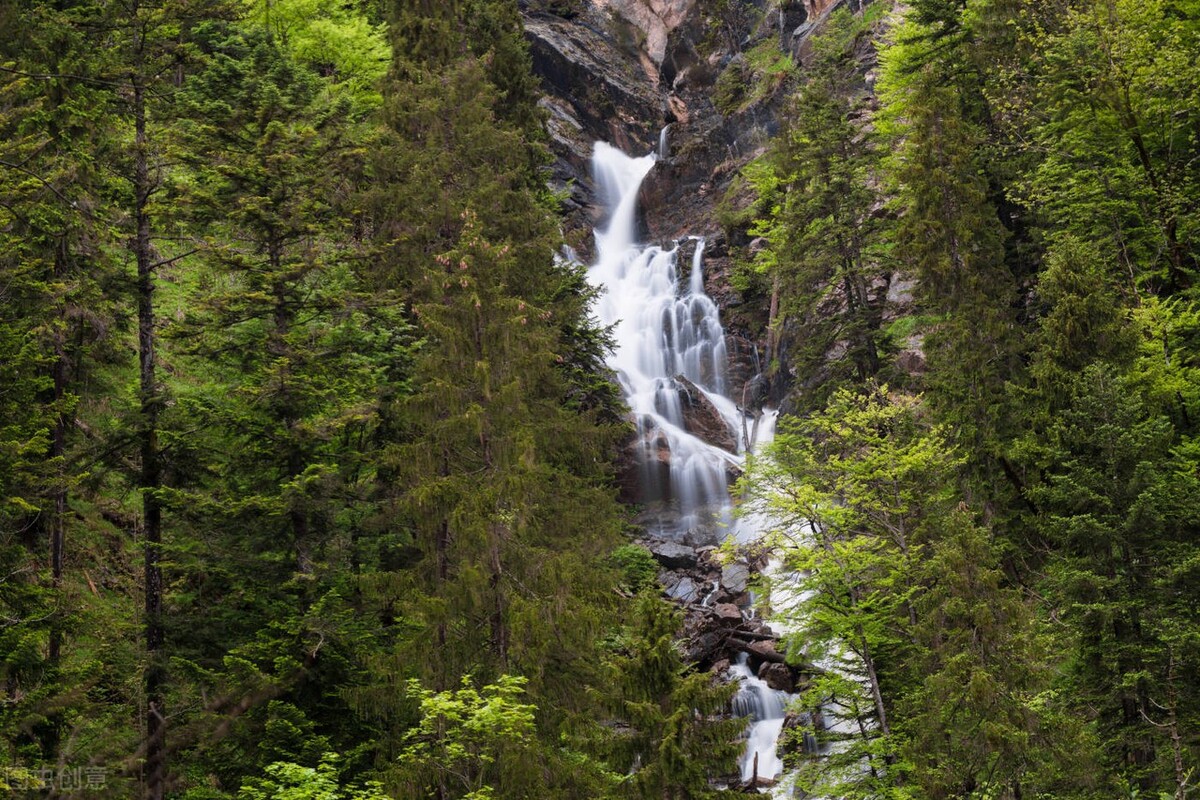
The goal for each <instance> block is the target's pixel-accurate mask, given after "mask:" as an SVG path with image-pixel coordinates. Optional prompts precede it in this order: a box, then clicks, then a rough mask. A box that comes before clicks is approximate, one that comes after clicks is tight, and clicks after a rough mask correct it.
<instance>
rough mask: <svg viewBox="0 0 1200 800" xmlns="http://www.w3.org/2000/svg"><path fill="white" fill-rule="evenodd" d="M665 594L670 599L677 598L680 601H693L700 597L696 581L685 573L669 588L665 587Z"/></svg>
mask: <svg viewBox="0 0 1200 800" xmlns="http://www.w3.org/2000/svg"><path fill="white" fill-rule="evenodd" d="M667 594H668V595H670V596H671V598H672V599H674V600H678V601H679V602H681V603H695V602H697V601H698V600H699V599H700V596H701V595H700V587H699V586H697V585H696V582H695V581H694V580H692V579H691V578H689V577H687V576H686V575H685V576H683V577H682V578H680V579H679V582H678V583H675V584H674V585H673V586H672V587H671V588H669V589H667Z"/></svg>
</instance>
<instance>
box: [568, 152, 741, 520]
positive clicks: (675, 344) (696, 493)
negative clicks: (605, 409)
mask: <svg viewBox="0 0 1200 800" xmlns="http://www.w3.org/2000/svg"><path fill="white" fill-rule="evenodd" d="M656 160H657V159H656V156H655V154H653V153H651V154H649V155H645V156H642V157H639V158H635V157H631V156H628V155H626V154H625V153H623V152H621V151H620V150H618V149H617V148H615V147H613V146H611V145H609V144H606V143H604V142H597V143H596V145H595V149H594V152H593V156H592V169H593V174H594V175H595V179H596V185H597V187H598V189H599V192H600V195H601V197H602V198H603V199H604V202H605V204H606V207H607V209H608V211H609V216H608V219H607V223H606V224H605V225H604V227H603V228H599V229H597V230H596V232H595V235H596V252H597V255H596V262H595V263H594V264H593V265H592V267H591V268H590V269H589V270H588V279H589V280H590V281H591V282H592V284H593V285H595V286H597V287H599V288H600V289H601V294H600V298H599V301H598V303H597V305H596V313H597V316H598V317H599V319H600V322H601V323H602V324H603V325H605V326H613V334H614V338H615V342H616V348H615V351H614V353H613V354H612V356H611V357H610V359H609V366H611V367H612V368H613V369H614V370H615V371H616V372H617V375H618V378H619V380H620V383H621V388H622V391H623V393H624V395H625V400H626V402H627V403H628V404H629V408H630V410H631V411H632V412H633V415H634V420H635V423H636V425H637V429H638V434H639V441H640V443H641V458H640V467H641V478H642V486H643V489H644V492H645V496H646V497H647V498H649V499H651V500H662V501H666V502H669V503H671V504H673V506H674V507H675V511H676V512H677V514H678V520H677V521H674V522H673V523H672V524H673V525H676V526H678V527H680V528H683V529H684V530H687V529H690V528H693V527H696V526H697V525H702V524H704V523H707V522H716V523H718V524H722V523H727V522H728V515H729V505H730V503H729V493H728V478H727V472H728V471H729V470H730V469H731V468H734V467H739V466H740V465H741V461H742V459H741V456H740V455H739V453H738V452H737V451H740V449H741V447H740V446H741V445H742V444H744V443H742V442H741V441H740V439H741V436H740V433H739V432H740V430H741V428H742V425H741V418H740V414H741V411H739V409H738V408H737V406H736V404H735V403H734V402H733V401H732V400H730V399H729V398H728V397H726V391H727V379H726V373H727V364H726V361H727V356H726V349H725V331H724V329H723V328H722V327H721V319H720V312H719V310H718V308H717V305H716V304H715V303H714V302H713V301H712V299H711V298H709V297H708V296H707V295H706V294H705V293H704V278H703V272H702V270H703V251H704V243H703V240H702V239H699V240H697V245H696V251H695V254H694V256H693V258H692V263H691V274H690V276H688V280H687V282H686V283H684V282H683V281H682V280H681V279H682V278H683V276H681V274H680V269H679V263H678V257H679V254H680V245H679V243H678V242H677V243H675V245H674V246H673V247H671V248H670V249H664V248H662V247H658V246H655V245H646V244H640V243H639V242H638V241H637V238H638V236H637V198H638V192H639V190H640V188H641V185H642V182H643V181H644V180H645V178H646V176H647V175H648V174H649V173H650V171H651V170H652V169H653V168H654V164H655V162H656ZM697 393H699V394H700V395H703V397H702V398H701V397H698V396H697ZM700 403H705V404H710V405H711V406H712V407H713V408H715V409H716V411H717V413H718V414H719V416H720V423H721V424H724V425H725V426H727V427H728V433H729V438H730V440H731V441H733V442H737V443H738V446H736V447H733V448H732V449H731V450H727V449H723V448H721V447H719V446H717V445H715V444H712V443H710V442H706V441H704V440H703V439H701V438H699V437H698V436H696V435H695V432H694V431H692V430H689V424H688V415H687V413H686V412H687V411H688V410H689V409H690V408H693V407H694V406H696V405H697V404H700ZM664 451H665V452H666V453H668V454H669V456H668V457H667V458H666V459H665V460H666V461H667V464H665V465H664V464H663V461H664V458H663V452H664ZM664 466H665V469H664Z"/></svg>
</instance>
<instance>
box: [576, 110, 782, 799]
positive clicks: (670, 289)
mask: <svg viewBox="0 0 1200 800" xmlns="http://www.w3.org/2000/svg"><path fill="white" fill-rule="evenodd" d="M666 150H667V130H666V129H665V128H664V129H663V132H662V134H661V136H660V142H659V154H660V155H662V154H665V153H666ZM655 161H656V156H655V155H654V154H650V155H646V156H643V157H641V158H631V157H629V156H627V155H625V154H624V153H622V152H621V151H619V150H617V149H616V148H614V147H612V146H610V145H608V144H605V143H603V142H598V143H597V144H596V146H595V150H594V153H593V157H592V166H593V172H594V175H595V179H596V186H597V189H598V190H599V191H600V193H601V196H602V198H603V200H604V202H605V204H606V207H607V208H608V209H609V214H610V215H609V219H608V221H607V224H606V225H605V226H604V227H603V228H602V229H598V230H597V231H596V251H597V257H596V262H595V264H593V265H592V267H591V268H590V269H589V270H588V279H589V280H590V281H591V282H592V284H593V285H595V286H597V287H600V288H601V294H600V297H599V300H598V303H597V306H596V313H597V316H598V317H599V320H600V322H601V323H602V324H603V325H605V326H609V325H611V326H613V334H614V338H615V341H616V348H615V350H614V352H613V354H612V355H611V357H610V358H609V362H608V363H609V366H610V367H612V368H613V369H614V370H615V371H616V372H617V375H618V378H619V380H620V383H621V388H622V391H623V393H624V395H625V400H626V402H627V403H628V404H629V407H630V409H631V410H632V412H633V415H634V419H635V421H636V424H637V429H638V437H639V441H640V442H641V448H642V452H641V459H640V463H641V464H642V465H643V472H642V482H643V489H644V491H645V495H646V497H647V499H649V500H661V501H668V502H670V503H672V504H673V505H675V507H676V510H677V511H678V514H679V517H678V522H677V523H672V524H678V526H679V527H680V528H682V529H684V530H688V529H691V528H692V527H693V526H695V525H698V524H703V523H705V522H713V521H715V522H717V523H718V524H721V525H726V526H732V533H733V535H734V536H735V537H736V540H737V541H739V542H750V541H754V540H756V539H758V538H759V537H760V536H761V535H762V533H763V532H764V531H765V530H766V529H767V526H768V520H767V519H766V518H765V517H762V516H761V515H758V516H756V515H753V514H751V515H746V516H745V517H743V518H741V519H740V520H738V521H737V523H736V525H734V523H733V521H732V515H731V513H730V498H729V487H728V485H727V478H726V473H727V468H728V467H729V465H731V464H733V465H737V466H741V465H742V462H743V458H742V456H741V453H742V452H743V451H745V450H754V449H756V448H758V447H761V446H763V445H765V444H766V443H768V442H770V441H771V439H772V438H773V436H774V432H775V419H776V416H777V415H776V412H773V411H768V412H765V413H764V414H762V415H761V416H760V417H759V418H757V419H756V420H755V421H754V425H753V428H752V429H751V430H747V426H746V418H745V415H744V412H743V411H742V410H741V409H739V408H738V407H737V405H736V403H735V402H734V401H733V400H731V399H730V398H729V397H728V396H727V392H728V381H727V377H726V370H727V354H726V350H725V332H724V330H723V328H722V327H721V320H720V314H719V312H718V309H717V306H716V304H715V303H713V301H712V300H711V299H710V298H709V297H708V296H707V295H706V294H705V292H704V245H705V242H704V240H703V239H695V240H694V241H695V242H696V245H695V250H694V252H693V255H692V258H691V263H690V264H689V265H688V273H687V275H686V276H685V275H683V274H682V273H681V268H680V265H679V260H678V257H679V243H678V242H677V243H675V245H674V246H673V247H671V248H669V249H664V248H662V247H657V246H654V245H645V244H640V243H639V242H638V241H637V239H638V236H637V196H638V190H639V188H640V186H641V184H642V181H643V180H644V179H645V177H646V176H647V175H648V174H649V173H650V171H651V170H652V169H653V168H654V163H655ZM680 376H682V377H684V378H687V379H688V380H689V381H691V382H692V383H693V384H695V386H696V387H698V388H699V389H700V390H701V391H702V392H703V393H704V395H705V396H706V397H707V398H708V399H709V400H710V401H711V402H712V404H713V406H714V407H715V408H716V409H717V411H718V412H719V413H720V414H721V416H722V418H723V419H724V420H725V422H726V424H727V425H728V426H729V428H730V431H731V432H732V434H733V436H734V438H735V439H736V440H737V441H738V450H739V453H738V454H734V453H730V452H727V451H725V450H722V449H721V448H718V447H714V446H713V445H711V444H708V443H706V442H704V441H702V440H700V439H698V438H697V437H695V436H693V435H692V434H690V433H689V432H688V431H686V430H685V429H684V417H683V408H682V404H681V400H680V392H681V388H682V387H683V384H681V383H680V381H679V380H678V377H680ZM663 440H665V442H666V445H667V447H668V448H669V452H670V459H669V468H668V474H667V476H666V478H665V479H664V477H663V475H662V474H661V471H659V470H656V469H653V468H652V465H653V464H655V463H656V456H657V453H656V450H657V449H658V448H659V447H660V446H661V443H662V441H663ZM747 440H749V441H747ZM718 588H719V587H718V586H717V585H715V584H714V586H713V587H712V589H711V590H710V591H709V593H708V594H707V595H706V596H705V597H704V599H703V600H702V604H703V605H708V604H709V603H710V602H711V601H712V599H713V598H714V597H715V595H716V593H717V590H718ZM730 671H731V673H732V674H733V675H734V676H735V677H736V678H737V679H738V680H739V681H740V682H741V684H742V685H741V687H740V690H739V692H738V695H737V698H736V699H735V701H734V713H735V714H737V715H739V716H748V717H750V718H751V720H752V721H751V726H750V731H749V737H748V740H747V746H746V751H745V753H744V755H743V757H742V759H741V763H740V769H741V775H742V779H743V780H751V779H752V778H754V777H755V775H757V776H758V777H759V778H768V779H773V778H776V777H778V776H779V775H780V773H781V772H782V771H783V764H782V762H781V760H780V758H779V755H778V752H777V748H776V743H777V740H778V738H779V734H780V732H781V730H782V727H783V721H784V713H785V707H786V704H787V702H788V700H789V699H790V698H789V696H788V695H787V694H786V693H784V692H779V691H776V690H773V689H771V688H769V687H768V686H767V684H766V683H765V682H763V681H761V680H759V678H758V677H757V676H755V675H754V674H753V673H752V672H751V670H750V668H749V666H748V665H747V663H746V657H745V656H744V655H743V656H742V658H741V660H740V661H739V663H738V664H737V665H736V666H734V667H732V668H731V670H730ZM756 760H757V772H756V766H755V764H756Z"/></svg>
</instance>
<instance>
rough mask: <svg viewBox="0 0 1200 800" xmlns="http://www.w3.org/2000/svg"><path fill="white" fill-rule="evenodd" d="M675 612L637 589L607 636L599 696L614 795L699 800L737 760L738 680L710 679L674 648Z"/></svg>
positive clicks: (739, 725)
mask: <svg viewBox="0 0 1200 800" xmlns="http://www.w3.org/2000/svg"><path fill="white" fill-rule="evenodd" d="M681 617H682V615H681V614H680V612H679V611H678V609H676V608H673V607H672V606H671V605H670V604H669V603H667V602H666V601H664V600H662V599H660V598H659V597H657V596H656V595H655V594H653V593H651V592H649V591H644V592H642V594H641V595H640V596H639V597H638V598H637V600H636V601H635V602H634V607H633V609H632V620H631V622H630V623H629V624H628V625H627V626H626V628H625V630H624V631H623V633H622V635H621V637H620V638H619V639H617V640H616V642H614V647H613V651H612V653H611V654H610V655H609V657H608V659H607V661H606V664H605V667H606V673H607V676H606V677H607V680H605V682H604V683H603V684H601V686H602V687H603V693H604V697H603V698H602V702H603V704H604V705H605V706H607V707H608V708H609V709H610V711H611V713H612V715H613V716H614V718H615V720H616V724H615V725H610V726H609V727H611V728H612V729H613V730H612V732H609V733H607V735H606V737H605V738H607V740H608V741H607V748H608V749H609V750H610V751H611V753H612V754H613V755H612V756H610V759H611V760H610V764H611V766H612V767H613V768H614V769H616V770H618V771H620V772H621V773H624V774H625V777H624V778H623V779H622V785H621V788H620V789H619V790H618V792H617V795H618V796H620V797H630V798H647V800H650V799H651V798H654V800H657V798H667V799H668V800H698V798H708V797H715V796H719V795H721V794H723V793H721V792H717V791H714V790H713V789H712V788H711V786H710V781H711V779H712V778H713V777H714V776H716V775H721V774H722V773H723V772H727V771H729V769H730V766H731V765H733V764H735V763H736V762H737V756H738V754H739V751H740V750H741V748H742V743H741V741H740V740H739V738H738V734H739V732H740V731H741V729H742V727H743V726H744V725H745V720H743V719H730V718H727V717H726V716H725V715H726V714H727V713H728V709H729V704H730V701H731V700H732V699H733V695H734V694H735V693H736V691H737V684H736V683H735V682H730V683H726V684H723V685H721V684H717V685H714V677H713V676H712V675H711V674H708V673H703V672H692V671H691V667H690V665H688V664H687V663H686V662H685V661H684V660H683V658H682V656H681V655H680V653H679V645H678V643H677V641H676V637H678V635H679V629H680V625H681V621H682V620H681Z"/></svg>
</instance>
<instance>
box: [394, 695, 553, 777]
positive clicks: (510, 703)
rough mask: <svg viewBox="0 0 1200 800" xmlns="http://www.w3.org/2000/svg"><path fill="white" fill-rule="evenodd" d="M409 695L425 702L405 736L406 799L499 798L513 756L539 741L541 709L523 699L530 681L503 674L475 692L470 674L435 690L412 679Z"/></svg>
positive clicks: (402, 755) (402, 765)
mask: <svg viewBox="0 0 1200 800" xmlns="http://www.w3.org/2000/svg"><path fill="white" fill-rule="evenodd" d="M408 694H409V695H410V696H411V697H413V698H414V699H417V700H418V701H419V703H420V713H421V720H420V722H419V723H418V724H417V725H416V726H415V727H414V728H413V729H412V730H410V731H409V732H408V733H407V734H405V742H406V746H405V748H404V750H403V751H402V752H401V753H400V757H399V768H400V772H401V774H402V775H405V776H408V777H405V778H402V779H401V780H402V783H403V785H404V786H405V788H406V790H407V791H406V792H405V793H404V795H403V796H405V797H414V798H418V797H422V798H423V797H436V798H439V800H440V799H441V798H445V799H446V800H449V798H459V797H460V798H464V800H485V798H490V797H494V796H495V789H494V787H493V786H490V785H488V784H489V783H491V782H497V783H499V782H502V781H504V780H505V779H506V774H510V773H507V772H497V771H496V769H495V768H496V767H497V766H503V767H504V768H505V769H506V771H507V770H509V769H511V764H510V763H509V760H510V759H513V758H515V757H516V754H517V753H519V752H520V751H521V750H522V749H527V748H529V747H530V746H532V745H533V744H534V742H535V735H534V734H535V726H534V712H535V711H536V708H535V707H534V706H532V705H530V704H528V703H523V702H521V700H522V699H523V697H524V694H525V679H523V678H518V677H514V676H511V675H501V676H500V677H499V678H497V680H496V682H495V683H493V684H488V685H487V686H484V687H483V688H482V690H478V691H477V690H476V689H475V688H474V687H473V686H472V685H471V679H470V677H469V676H464V677H463V683H462V688H460V689H456V690H453V691H446V692H433V691H430V690H428V689H424V688H422V687H421V684H420V683H419V682H418V681H415V680H413V681H409V683H408Z"/></svg>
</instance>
